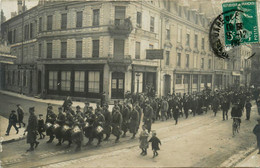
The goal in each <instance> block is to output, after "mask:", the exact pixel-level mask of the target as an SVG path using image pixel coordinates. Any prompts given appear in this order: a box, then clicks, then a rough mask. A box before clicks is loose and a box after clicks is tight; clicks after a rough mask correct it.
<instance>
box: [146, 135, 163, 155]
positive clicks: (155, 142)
mask: <svg viewBox="0 0 260 168" xmlns="http://www.w3.org/2000/svg"><path fill="white" fill-rule="evenodd" d="M149 142H151V143H152V150H153V158H154V157H156V156H158V152H157V151H158V150H160V148H159V144H160V145H162V144H161V141H160V139H159V138H157V137H156V132H155V131H153V136H152V138H151V139H150V140H149Z"/></svg>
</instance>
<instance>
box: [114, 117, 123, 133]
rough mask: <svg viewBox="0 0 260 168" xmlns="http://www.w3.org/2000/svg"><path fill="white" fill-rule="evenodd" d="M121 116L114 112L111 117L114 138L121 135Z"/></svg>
mask: <svg viewBox="0 0 260 168" xmlns="http://www.w3.org/2000/svg"><path fill="white" fill-rule="evenodd" d="M122 120H123V119H122V114H121V113H120V112H115V113H114V114H113V116H112V127H113V129H112V134H114V135H115V136H120V135H121V126H122Z"/></svg>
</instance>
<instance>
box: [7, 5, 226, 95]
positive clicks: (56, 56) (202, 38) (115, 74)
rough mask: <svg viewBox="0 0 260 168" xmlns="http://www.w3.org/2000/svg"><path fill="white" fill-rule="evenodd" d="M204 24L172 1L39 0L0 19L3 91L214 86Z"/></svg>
mask: <svg viewBox="0 0 260 168" xmlns="http://www.w3.org/2000/svg"><path fill="white" fill-rule="evenodd" d="M209 22H210V19H209V18H207V17H206V16H205V15H204V14H203V13H201V12H200V11H198V10H193V9H191V7H189V6H187V5H183V4H181V2H178V1H120V2H119V1H118V2H117V1H113V2H111V1H102V2H98V1H91V2H83V1H80V2H44V1H43V2H41V3H39V5H38V6H36V7H34V8H32V9H29V10H27V11H25V12H23V13H21V14H20V15H17V16H15V17H13V18H11V19H10V20H8V21H6V22H5V23H3V24H2V36H4V37H5V38H6V39H8V41H9V44H10V47H11V54H12V55H16V56H17V58H18V59H17V60H16V62H15V64H14V65H8V66H7V67H6V68H5V71H6V73H8V74H9V73H10V74H11V78H12V79H14V82H11V83H8V80H6V89H7V90H11V91H14V92H20V93H25V94H29V95H36V94H41V95H42V96H48V97H58V96H59V97H60V96H68V95H70V96H72V97H84V98H91V99H99V98H100V97H101V95H102V94H103V92H105V95H106V99H107V100H111V99H122V98H124V94H125V92H127V91H130V92H146V91H147V89H148V88H153V89H154V90H155V91H156V93H157V95H158V96H164V95H167V94H168V93H172V92H173V91H174V92H176V93H185V92H189V93H191V92H195V91H201V90H203V89H204V88H205V87H206V86H208V87H210V88H212V89H214V88H215V86H216V83H215V82H214V80H215V79H216V75H217V74H218V73H219V72H216V69H217V68H215V59H216V57H215V56H214V55H213V54H212V52H211V50H210V46H209V44H208V27H209V26H208V25H209ZM147 49H150V50H153V49H163V59H160V60H159V59H155V60H151V59H147V58H146V55H147ZM221 61H223V60H220V62H221ZM222 64H224V63H222ZM219 71H221V72H220V74H223V72H222V69H221V68H219ZM217 81H219V80H217ZM219 85H220V86H221V87H224V86H223V83H219Z"/></svg>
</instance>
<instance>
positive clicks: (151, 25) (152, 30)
mask: <svg viewBox="0 0 260 168" xmlns="http://www.w3.org/2000/svg"><path fill="white" fill-rule="evenodd" d="M150 32H154V17H152V16H151V17H150Z"/></svg>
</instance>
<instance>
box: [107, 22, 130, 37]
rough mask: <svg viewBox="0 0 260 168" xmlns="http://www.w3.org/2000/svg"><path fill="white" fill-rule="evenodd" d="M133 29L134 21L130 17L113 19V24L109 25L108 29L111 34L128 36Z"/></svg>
mask: <svg viewBox="0 0 260 168" xmlns="http://www.w3.org/2000/svg"><path fill="white" fill-rule="evenodd" d="M132 30H133V25H132V22H131V20H130V17H129V18H126V19H116V20H115V21H111V25H110V26H109V27H108V31H109V33H110V35H111V36H125V37H128V36H129V34H130V33H131V32H132Z"/></svg>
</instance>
